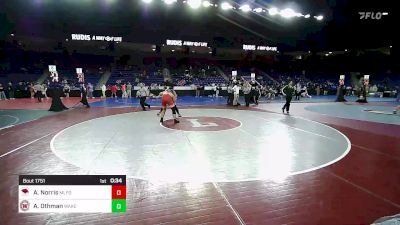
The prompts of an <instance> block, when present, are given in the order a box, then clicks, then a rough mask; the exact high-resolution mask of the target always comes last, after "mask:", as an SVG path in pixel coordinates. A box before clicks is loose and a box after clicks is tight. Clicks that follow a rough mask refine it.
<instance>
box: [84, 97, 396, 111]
mask: <svg viewBox="0 0 400 225" xmlns="http://www.w3.org/2000/svg"><path fill="white" fill-rule="evenodd" d="M346 99H347V101H348V102H355V101H356V100H357V99H356V97H346ZM335 100H336V96H313V97H312V98H301V99H300V101H296V100H293V101H292V103H297V102H301V103H318V102H334V101H335ZM284 101H285V99H284V98H283V97H281V96H279V97H276V98H275V100H267V99H266V98H265V97H262V98H261V99H260V103H269V102H284ZM368 101H369V102H385V103H387V104H394V105H395V104H399V103H398V102H397V103H396V102H395V99H394V98H368ZM146 102H147V103H148V104H150V105H151V106H161V99H160V98H156V99H147V101H146ZM226 102H227V97H218V98H216V97H193V96H179V97H178V105H187V106H189V105H191V106H193V105H225V104H226ZM239 102H240V103H241V104H242V105H243V104H244V98H243V96H241V97H240V101H239ZM90 105H91V106H92V107H110V108H120V107H139V106H140V105H139V99H138V98H108V99H105V100H102V101H97V102H94V103H91V104H90Z"/></svg>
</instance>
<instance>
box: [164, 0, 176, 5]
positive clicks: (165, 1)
mask: <svg viewBox="0 0 400 225" xmlns="http://www.w3.org/2000/svg"><path fill="white" fill-rule="evenodd" d="M176 1H177V0H164V3H165V4H167V5H171V4H174V3H176Z"/></svg>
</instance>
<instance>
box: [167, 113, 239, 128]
mask: <svg viewBox="0 0 400 225" xmlns="http://www.w3.org/2000/svg"><path fill="white" fill-rule="evenodd" d="M240 125H241V123H240V122H239V121H237V120H234V119H228V118H222V117H208V116H195V117H183V118H179V123H177V124H176V123H174V120H173V119H170V120H166V121H164V123H163V126H164V127H166V128H170V129H174V130H184V131H221V130H229V129H233V128H236V127H239V126H240Z"/></svg>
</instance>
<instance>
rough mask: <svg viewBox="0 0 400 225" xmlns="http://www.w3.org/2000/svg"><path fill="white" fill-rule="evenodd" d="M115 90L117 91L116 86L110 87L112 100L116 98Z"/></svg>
mask: <svg viewBox="0 0 400 225" xmlns="http://www.w3.org/2000/svg"><path fill="white" fill-rule="evenodd" d="M117 90H118V88H117V85H116V84H114V85H113V86H111V97H112V98H116V97H117Z"/></svg>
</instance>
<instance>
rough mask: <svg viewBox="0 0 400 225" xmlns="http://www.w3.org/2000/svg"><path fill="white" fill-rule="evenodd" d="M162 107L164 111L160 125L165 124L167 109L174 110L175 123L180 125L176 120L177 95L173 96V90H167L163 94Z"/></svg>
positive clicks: (161, 114)
mask: <svg viewBox="0 0 400 225" xmlns="http://www.w3.org/2000/svg"><path fill="white" fill-rule="evenodd" d="M161 96H162V97H161V105H162V111H161V113H160V117H161V118H160V123H161V124H162V123H163V122H164V115H165V112H166V111H167V107H169V108H171V110H172V116H173V117H174V123H179V120H177V119H176V113H177V108H176V105H175V95H174V94H173V92H172V90H170V89H166V90H165V91H163V92H162V94H161Z"/></svg>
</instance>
